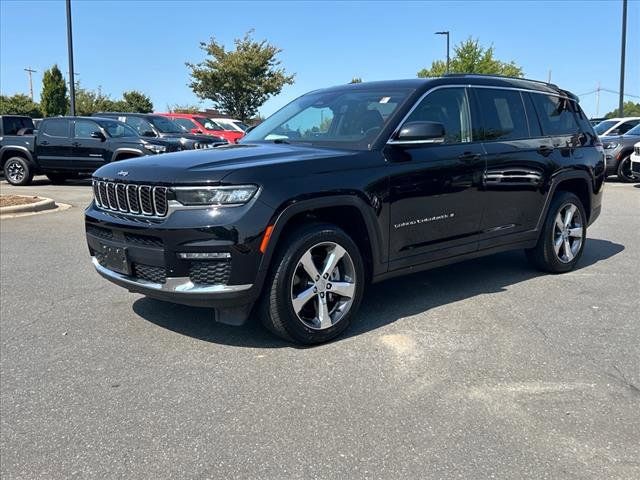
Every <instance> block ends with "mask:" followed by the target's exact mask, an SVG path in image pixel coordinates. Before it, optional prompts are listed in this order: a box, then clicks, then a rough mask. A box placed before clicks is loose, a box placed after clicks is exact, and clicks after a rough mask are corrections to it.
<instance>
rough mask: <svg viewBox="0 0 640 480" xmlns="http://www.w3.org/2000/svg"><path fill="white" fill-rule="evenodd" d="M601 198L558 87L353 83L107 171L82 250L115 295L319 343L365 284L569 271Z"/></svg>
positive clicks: (584, 134) (499, 82)
mask: <svg viewBox="0 0 640 480" xmlns="http://www.w3.org/2000/svg"><path fill="white" fill-rule="evenodd" d="M603 182H604V155H603V150H602V146H601V144H600V143H599V140H598V137H597V136H596V135H595V133H594V131H593V129H592V127H591V125H590V124H589V121H588V120H587V118H586V117H585V116H584V113H583V112H582V110H581V109H580V107H579V105H578V102H577V98H576V97H575V96H574V95H572V94H571V93H569V92H567V91H565V90H562V89H560V88H558V87H556V86H554V85H551V84H545V83H540V82H535V81H528V80H523V79H510V78H500V77H485V76H473V75H467V76H462V75H454V76H446V77H443V78H436V79H428V80H425V79H414V80H403V81H387V82H372V83H361V84H350V85H343V86H339V87H334V88H328V89H325V90H317V91H314V92H311V93H308V94H306V95H303V96H302V97H300V98H298V99H296V100H294V101H293V102H291V103H290V104H288V105H287V106H285V107H284V108H282V109H281V110H279V111H278V112H276V113H275V114H273V115H272V116H271V117H270V118H268V119H267V120H265V121H264V122H263V123H262V124H260V125H258V126H257V127H255V128H254V129H253V130H252V131H250V132H249V133H248V134H247V135H246V136H245V137H244V138H243V139H242V140H241V141H240V144H238V145H231V146H226V147H221V148H217V149H215V150H208V151H195V152H181V153H180V154H168V155H161V156H158V157H154V158H153V159H150V160H145V161H138V160H132V161H125V162H122V163H119V164H118V165H114V166H109V165H107V166H105V167H103V168H101V169H100V170H98V171H97V172H96V173H95V175H94V179H93V188H94V195H95V199H94V201H93V202H92V203H91V205H90V206H89V207H88V208H87V210H86V235H87V241H88V246H89V252H90V254H91V256H92V257H93V264H94V266H95V268H96V269H97V271H98V273H100V275H102V276H103V277H104V278H106V279H107V280H110V281H111V282H113V283H116V284H118V285H121V286H122V287H124V288H126V289H128V290H130V291H132V292H138V293H142V294H144V295H148V296H150V297H155V298H159V299H162V300H167V301H172V302H177V303H182V304H187V305H196V306H207V307H213V308H214V309H215V312H216V318H217V319H218V320H219V321H221V322H226V323H232V324H239V323H242V322H243V321H244V320H245V319H246V318H247V317H248V316H249V314H250V313H251V312H254V315H255V316H258V317H260V318H261V319H262V322H263V323H264V324H265V325H266V326H267V327H268V328H269V329H270V330H272V331H273V332H275V333H276V334H277V335H280V336H282V337H284V338H286V339H290V340H293V341H296V342H300V343H306V344H313V343H319V342H324V341H327V340H329V339H331V338H334V337H335V336H337V335H339V334H340V333H341V332H342V331H344V329H345V328H347V327H348V325H349V324H350V323H351V321H352V320H353V318H354V315H355V314H356V311H357V310H358V305H359V304H360V301H361V300H362V297H363V294H364V291H365V285H366V284H367V283H368V282H377V281H380V280H384V279H388V278H391V277H394V276H397V275H402V274H405V273H409V272H415V271H418V270H425V269H428V268H432V267H435V266H439V265H443V264H447V263H452V262H458V261H460V260H465V259H468V258H472V257H478V256H481V255H488V254H492V253H495V252H500V251H504V250H511V249H525V250H526V251H527V254H528V257H529V258H530V260H531V261H532V262H533V264H534V265H536V266H537V267H538V268H540V269H542V270H545V271H547V272H552V273H561V272H567V271H569V270H571V269H573V268H574V267H575V265H576V263H577V262H578V260H579V259H580V256H581V255H582V252H583V249H584V246H585V238H586V230H587V226H588V225H590V224H591V223H592V222H593V221H594V220H595V219H596V217H598V215H599V214H600V208H601V200H602V186H603Z"/></svg>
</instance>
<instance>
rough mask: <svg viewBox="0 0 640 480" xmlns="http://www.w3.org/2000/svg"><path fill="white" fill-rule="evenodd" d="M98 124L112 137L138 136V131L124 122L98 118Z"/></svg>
mask: <svg viewBox="0 0 640 480" xmlns="http://www.w3.org/2000/svg"><path fill="white" fill-rule="evenodd" d="M97 123H98V125H100V126H101V127H102V128H104V129H105V130H106V131H107V134H109V136H110V137H112V138H121V137H138V136H139V135H138V132H136V131H135V130H134V129H133V128H131V127H130V126H129V125H127V124H126V123H122V122H116V121H112V120H98V121H97Z"/></svg>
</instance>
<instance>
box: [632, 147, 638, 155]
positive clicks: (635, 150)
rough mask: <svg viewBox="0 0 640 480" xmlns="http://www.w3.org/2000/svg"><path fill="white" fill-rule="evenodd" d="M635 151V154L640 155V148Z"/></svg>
mask: <svg viewBox="0 0 640 480" xmlns="http://www.w3.org/2000/svg"><path fill="white" fill-rule="evenodd" d="M633 151H634V152H635V154H636V155H640V147H634V148H633Z"/></svg>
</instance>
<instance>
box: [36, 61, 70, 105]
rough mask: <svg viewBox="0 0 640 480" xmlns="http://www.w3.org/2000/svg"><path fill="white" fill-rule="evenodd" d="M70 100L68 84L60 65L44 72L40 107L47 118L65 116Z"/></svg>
mask: <svg viewBox="0 0 640 480" xmlns="http://www.w3.org/2000/svg"><path fill="white" fill-rule="evenodd" d="M68 103H69V100H68V98H67V84H66V83H65V80H64V77H63V76H62V72H61V71H60V69H59V68H58V65H54V66H53V67H51V68H50V69H49V70H47V71H45V72H44V75H43V77H42V93H41V95H40V106H41V108H42V112H43V113H44V115H45V116H47V117H52V116H55V115H64V114H65V113H67V107H68Z"/></svg>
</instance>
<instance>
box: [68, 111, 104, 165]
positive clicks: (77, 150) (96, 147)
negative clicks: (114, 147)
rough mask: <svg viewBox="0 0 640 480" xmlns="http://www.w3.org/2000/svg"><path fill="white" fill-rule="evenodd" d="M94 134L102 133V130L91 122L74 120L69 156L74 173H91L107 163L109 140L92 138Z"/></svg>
mask: <svg viewBox="0 0 640 480" xmlns="http://www.w3.org/2000/svg"><path fill="white" fill-rule="evenodd" d="M94 132H100V133H102V130H101V129H100V126H99V125H98V124H97V123H96V122H94V121H93V120H86V119H77V120H74V122H73V141H72V143H71V146H72V148H71V156H72V159H73V167H72V168H73V169H74V170H76V171H79V172H81V171H84V172H93V171H94V170H95V169H97V168H99V167H101V166H102V165H104V164H105V163H107V162H108V161H109V158H107V154H109V153H110V152H109V150H108V144H109V139H108V138H107V139H106V140H102V139H99V138H92V137H91V134H92V133H94Z"/></svg>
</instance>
